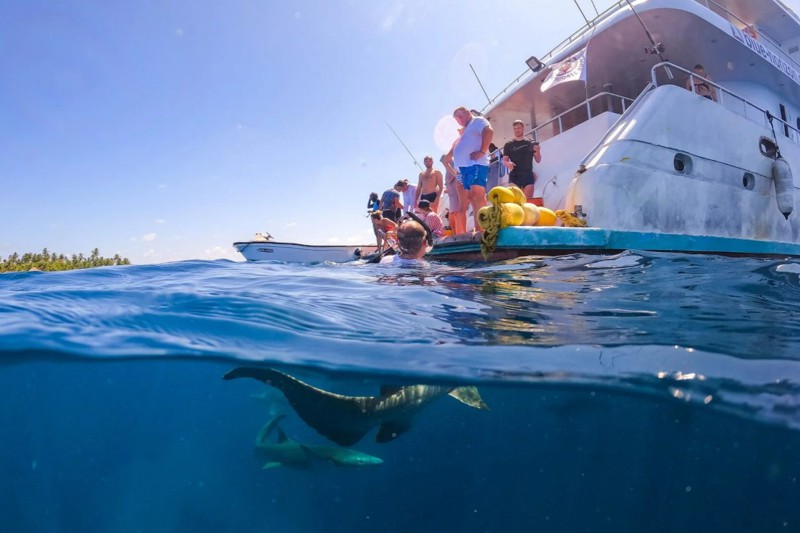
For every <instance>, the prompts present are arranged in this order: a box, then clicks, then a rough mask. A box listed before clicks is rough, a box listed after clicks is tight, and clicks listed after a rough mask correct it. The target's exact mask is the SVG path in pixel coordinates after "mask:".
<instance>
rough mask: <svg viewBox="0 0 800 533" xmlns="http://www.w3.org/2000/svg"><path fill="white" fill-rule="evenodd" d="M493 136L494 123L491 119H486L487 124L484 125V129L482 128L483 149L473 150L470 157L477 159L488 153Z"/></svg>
mask: <svg viewBox="0 0 800 533" xmlns="http://www.w3.org/2000/svg"><path fill="white" fill-rule="evenodd" d="M473 120H475V119H473ZM493 137H494V130H493V129H492V125H491V124H489V121H486V126H484V127H483V130H481V149H480V150H479V151H477V152H472V153H471V154H470V155H469V157H470V159H472V160H473V161H475V160H477V159H480V158H482V157H483V156H485V155H486V154H488V153H489V145H490V144H492V138H493Z"/></svg>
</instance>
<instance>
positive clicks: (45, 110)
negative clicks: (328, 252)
mask: <svg viewBox="0 0 800 533" xmlns="http://www.w3.org/2000/svg"><path fill="white" fill-rule="evenodd" d="M612 3H614V2H613V1H604V0H599V1H598V0H595V1H594V4H595V6H597V8H598V9H599V10H600V11H602V10H603V9H605V8H606V7H608V6H610V5H611V4H612ZM796 3H797V0H795V1H793V2H787V4H789V5H792V4H796ZM579 4H580V5H581V7H582V9H583V11H584V12H585V13H586V14H587V16H592V15H594V8H593V7H592V2H591V1H590V0H586V1H580V2H579ZM792 7H795V6H792ZM582 24H583V18H582V16H581V13H580V11H579V10H578V8H577V7H576V6H575V4H574V3H573V2H572V1H569V0H536V1H532V0H499V1H496V2H491V3H489V2H470V1H463V0H461V1H458V0H441V1H438V0H385V1H384V0H351V1H340V2H337V1H331V2H329V1H321V0H318V1H313V0H312V1H296V2H288V3H287V2H275V1H258V0H226V1H225V2H219V1H210V0H142V1H139V2H101V1H97V0H96V1H82V0H74V1H70V2H59V1H55V0H46V1H38V0H3V1H2V3H1V4H0V49H2V51H3V53H2V54H0V102H2V104H1V105H0V256H2V257H5V256H7V255H9V254H11V253H13V252H19V253H24V252H37V251H41V249H42V248H44V247H47V248H49V249H50V251H53V252H59V253H66V254H73V253H79V252H82V253H84V254H88V253H89V252H90V251H91V250H92V249H93V248H95V247H97V248H99V249H100V253H101V254H102V255H104V256H112V255H114V254H115V253H118V254H120V255H122V256H125V257H128V258H130V259H131V261H132V262H134V263H137V264H141V263H158V262H164V261H174V260H182V259H192V258H199V259H214V258H222V257H224V258H230V259H241V258H240V257H239V256H238V254H237V253H236V251H235V250H234V249H233V247H232V246H231V243H233V242H234V241H237V240H249V239H250V238H252V236H253V234H254V233H255V232H256V231H268V232H269V233H271V234H272V235H273V236H274V237H275V238H276V239H277V240H286V241H295V242H304V243H317V244H321V243H329V242H330V243H335V242H339V243H345V242H352V243H370V242H373V241H374V237H373V234H372V229H371V225H370V223H369V220H368V219H367V218H365V216H364V215H365V213H366V204H367V197H368V196H369V193H370V192H373V191H374V192H377V193H379V194H380V193H381V192H383V190H385V189H387V188H389V187H391V186H392V185H393V184H394V182H396V181H397V180H398V179H400V178H408V179H410V180H412V181H416V179H417V174H418V172H419V170H418V169H417V168H416V166H415V164H414V162H413V161H412V159H411V157H410V156H409V155H408V154H407V153H406V151H405V149H404V148H403V147H402V145H401V144H400V143H399V142H398V140H397V139H396V138H395V137H394V135H393V134H392V132H391V131H390V130H389V128H388V127H387V125H386V121H388V122H389V124H391V126H392V127H393V128H394V129H395V130H396V131H397V133H398V134H399V135H400V136H401V137H402V139H403V141H404V142H405V143H406V144H407V145H408V147H409V148H410V149H411V150H412V152H413V153H414V155H415V156H416V158H417V160H419V161H420V162H421V161H422V158H423V156H424V155H425V154H432V155H434V156H435V157H434V159H435V160H437V161H438V156H439V155H440V154H441V153H442V149H441V147H440V146H437V142H436V140H435V139H434V131H435V128H436V124H437V122H438V121H439V120H440V119H442V118H443V117H450V116H451V114H452V110H453V109H454V108H455V107H456V106H458V105H466V106H468V107H476V108H480V107H483V105H484V104H485V103H486V98H485V97H484V95H483V92H482V91H481V88H480V86H479V85H478V83H477V82H476V80H475V77H474V76H473V74H472V71H471V70H470V64H471V65H472V66H473V67H474V68H475V70H476V71H477V73H478V75H479V76H480V78H481V81H482V82H483V85H484V86H485V88H486V90H487V92H488V93H489V95H490V96H492V97H493V96H495V95H496V94H497V93H498V92H500V90H502V89H503V88H504V87H505V86H506V85H508V83H510V82H511V81H512V80H513V79H514V78H516V77H517V76H518V75H520V74H521V73H523V72H524V71H525V69H526V68H527V67H526V66H525V60H526V59H527V58H528V57H529V56H531V55H537V56H540V57H541V56H543V55H544V54H545V53H546V52H548V51H549V50H550V49H551V48H553V47H554V46H555V45H556V44H558V43H559V42H560V41H561V40H562V39H563V38H565V37H566V36H568V35H569V34H571V33H572V32H573V31H574V30H576V29H578V27H579V26H581V25H582ZM439 144H441V142H439Z"/></svg>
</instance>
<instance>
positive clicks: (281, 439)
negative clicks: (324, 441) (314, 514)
mask: <svg viewBox="0 0 800 533" xmlns="http://www.w3.org/2000/svg"><path fill="white" fill-rule="evenodd" d="M284 418H286V415H278V416H275V417H273V418H272V419H270V421H269V422H267V423H266V424H265V425H264V427H263V428H261V431H259V432H258V436H257V437H256V455H258V456H260V457H264V458H265V459H266V463H264V469H270V468H278V467H281V466H288V467H292V468H309V467H311V466H312V465H313V464H314V462H315V461H316V460H318V459H321V460H323V461H327V462H330V463H332V464H334V465H336V466H374V465H379V464H381V463H383V460H382V459H381V458H380V457H375V456H373V455H369V454H366V453H363V452H359V451H356V450H351V449H350V448H339V447H333V446H319V445H315V444H302V443H299V442H297V441H294V440H292V439H291V438H289V437H288V436H287V435H286V433H284V431H283V429H281V428H280V426H279V423H280V421H281V420H282V419H284ZM273 430H276V431H277V432H278V437H277V440H275V441H270V439H269V435H270V433H272V431H273Z"/></svg>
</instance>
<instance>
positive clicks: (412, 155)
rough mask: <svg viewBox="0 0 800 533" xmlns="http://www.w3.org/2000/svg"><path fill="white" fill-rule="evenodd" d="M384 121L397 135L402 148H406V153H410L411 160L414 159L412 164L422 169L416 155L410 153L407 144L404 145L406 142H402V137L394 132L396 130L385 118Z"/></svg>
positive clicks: (395, 134) (395, 133)
mask: <svg viewBox="0 0 800 533" xmlns="http://www.w3.org/2000/svg"><path fill="white" fill-rule="evenodd" d="M384 122H386V126H387V127H388V128H389V129H390V130H392V133H394V136H395V137H397V140H398V141H400V144H402V145H403V148H405V149H406V152H408V155H410V156H411V159H413V160H414V164H415V165H417V168H419V169H420V170H422V165H420V164H419V161H417V158H416V157H414V154H412V153H411V150H409V149H408V146H406V143H404V142H403V139H401V138H400V136H399V135H398V134H397V132H396V131H394V128H393V127H392V126H391V124H389V121H387V120H384Z"/></svg>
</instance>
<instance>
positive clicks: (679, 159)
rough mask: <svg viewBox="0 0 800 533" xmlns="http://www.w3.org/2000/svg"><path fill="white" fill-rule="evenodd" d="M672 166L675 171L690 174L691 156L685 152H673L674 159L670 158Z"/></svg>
mask: <svg viewBox="0 0 800 533" xmlns="http://www.w3.org/2000/svg"><path fill="white" fill-rule="evenodd" d="M672 166H673V168H674V169H675V171H676V172H680V173H681V174H691V173H692V158H691V157H689V156H688V155H686V154H675V159H673V160H672Z"/></svg>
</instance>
